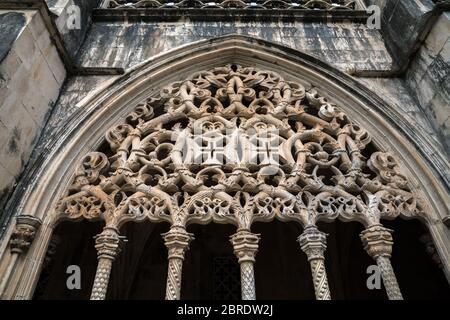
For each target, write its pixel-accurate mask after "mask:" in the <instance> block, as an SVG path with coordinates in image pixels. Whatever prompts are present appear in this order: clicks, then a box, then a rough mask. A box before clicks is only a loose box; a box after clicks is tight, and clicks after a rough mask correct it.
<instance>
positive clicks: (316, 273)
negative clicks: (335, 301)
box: [298, 226, 331, 300]
mask: <svg viewBox="0 0 450 320" xmlns="http://www.w3.org/2000/svg"><path fill="white" fill-rule="evenodd" d="M298 241H299V243H300V247H301V248H302V250H303V252H305V253H306V256H307V257H308V261H309V263H310V265H311V272H312V278H313V283H314V291H315V294H316V299H317V300H330V299H331V294H330V288H329V287H328V278H327V272H326V269H325V257H324V253H325V249H326V248H327V245H326V241H327V236H326V234H325V233H323V232H321V231H319V230H318V229H317V227H316V226H309V227H307V228H305V230H304V231H303V233H302V234H301V235H300V237H298Z"/></svg>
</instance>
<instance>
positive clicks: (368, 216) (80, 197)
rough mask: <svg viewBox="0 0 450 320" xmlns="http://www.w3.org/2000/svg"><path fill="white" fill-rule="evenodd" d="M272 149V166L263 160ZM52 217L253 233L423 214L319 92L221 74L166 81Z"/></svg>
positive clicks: (362, 133) (84, 166)
mask: <svg viewBox="0 0 450 320" xmlns="http://www.w3.org/2000/svg"><path fill="white" fill-rule="evenodd" d="M275 138H276V139H275ZM256 140H260V142H257V143H256V142H255V141H256ZM218 141H219V142H220V143H219V142H218ZM273 141H277V144H274V142H273ZM218 146H219V147H220V148H219V147H218ZM252 146H254V147H255V146H256V147H257V148H256V147H255V148H256V149H255V148H253V149H252ZM208 148H209V149H208ZM219 149H220V150H219ZM252 150H253V151H252ZM255 150H256V151H255ZM272 151H273V152H276V153H277V163H275V162H273V161H267V159H269V158H270V157H271V156H270V154H269V153H270V152H272ZM255 152H256V153H255ZM205 154H207V155H206V156H205ZM271 159H275V158H273V157H272V158H271ZM58 211H59V213H60V214H61V215H62V216H63V217H65V218H69V219H80V218H86V219H103V220H105V221H106V223H107V225H110V226H113V227H117V226H120V225H121V224H123V223H125V222H126V221H142V220H144V219H149V220H151V221H153V222H159V221H168V222H170V223H171V224H172V225H178V226H181V227H185V226H186V225H187V224H189V223H208V222H210V221H213V220H214V221H216V222H220V223H233V224H235V225H236V226H238V227H239V228H242V229H250V226H251V224H252V222H253V221H256V220H257V221H271V220H272V219H274V218H277V219H280V220H283V221H288V220H295V221H298V222H300V223H302V224H303V225H304V226H308V225H315V223H316V222H317V221H319V220H323V221H332V220H334V219H336V218H340V219H343V220H354V221H360V222H362V223H364V224H365V225H366V226H370V225H376V224H378V223H379V220H380V218H394V217H397V216H399V215H403V216H407V217H411V216H417V215H421V214H422V211H423V208H422V206H421V202H420V201H418V198H417V196H416V195H415V193H414V192H413V191H412V190H411V188H410V185H409V183H408V180H407V177H406V176H405V175H404V174H403V173H402V170H401V167H400V165H399V164H398V163H397V161H396V159H395V157H394V156H393V155H391V154H389V153H386V152H383V151H381V150H377V148H376V147H375V146H374V144H373V143H372V142H371V137H370V134H369V133H368V132H367V131H366V130H365V129H364V128H363V127H361V126H359V125H358V124H356V123H354V122H352V121H351V119H349V118H348V116H347V115H346V114H345V113H344V112H343V111H342V109H340V108H339V106H336V105H335V104H333V103H332V102H329V101H327V99H326V98H325V97H323V96H322V95H321V94H320V93H319V91H318V90H317V89H316V88H311V87H310V86H304V85H302V84H300V83H295V82H291V81H288V80H286V79H284V78H283V77H282V76H281V75H280V74H278V73H276V72H273V71H266V70H259V69H257V68H253V67H245V66H240V65H226V66H223V67H217V68H214V69H210V70H204V71H200V72H197V73H195V74H193V75H192V77H191V78H190V79H187V80H185V81H179V82H175V83H171V84H170V85H168V86H166V87H165V88H163V89H162V90H161V91H160V93H159V94H157V95H156V96H152V97H150V98H148V99H147V100H145V101H143V102H142V103H140V104H139V105H138V106H136V108H135V109H134V111H133V112H131V113H130V114H128V115H126V116H124V117H123V122H121V123H118V124H117V125H116V126H114V127H112V128H110V129H109V130H108V131H107V132H106V134H105V140H104V143H103V144H102V145H101V147H100V148H99V149H98V150H97V151H95V152H90V153H88V154H87V155H86V156H85V157H84V158H83V159H82V161H81V163H80V165H79V166H78V167H77V168H76V170H75V174H74V177H73V182H72V184H71V185H70V187H69V188H68V190H67V192H66V194H65V195H64V197H62V199H61V200H60V201H59V204H58Z"/></svg>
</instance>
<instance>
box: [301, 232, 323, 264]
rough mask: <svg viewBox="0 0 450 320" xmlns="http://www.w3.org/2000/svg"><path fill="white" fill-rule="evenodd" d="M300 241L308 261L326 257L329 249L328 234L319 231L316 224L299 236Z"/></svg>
mask: <svg viewBox="0 0 450 320" xmlns="http://www.w3.org/2000/svg"><path fill="white" fill-rule="evenodd" d="M297 240H298V242H299V243H300V247H301V249H302V250H303V252H305V253H306V256H307V257H308V261H311V260H317V259H321V260H324V259H325V256H324V254H325V250H326V249H327V234H326V233H324V232H322V231H319V230H318V229H317V227H316V226H308V227H306V228H305V230H304V231H303V233H302V234H301V235H300V236H299V237H298V239H297Z"/></svg>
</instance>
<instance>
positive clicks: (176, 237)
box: [162, 227, 194, 260]
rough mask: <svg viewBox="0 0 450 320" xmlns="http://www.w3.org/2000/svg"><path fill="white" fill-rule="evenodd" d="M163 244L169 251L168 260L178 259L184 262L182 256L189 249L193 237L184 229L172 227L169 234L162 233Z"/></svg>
mask: <svg viewBox="0 0 450 320" xmlns="http://www.w3.org/2000/svg"><path fill="white" fill-rule="evenodd" d="M162 237H163V239H164V244H165V245H166V247H167V250H168V251H169V256H168V258H169V259H174V258H178V259H181V260H184V254H185V252H186V251H187V250H188V249H189V244H190V242H191V241H192V240H194V235H193V234H192V233H189V232H187V231H186V230H185V229H184V228H180V227H172V228H171V229H170V230H169V232H166V233H163V234H162Z"/></svg>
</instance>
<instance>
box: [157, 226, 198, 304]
mask: <svg viewBox="0 0 450 320" xmlns="http://www.w3.org/2000/svg"><path fill="white" fill-rule="evenodd" d="M162 236H163V238H164V242H165V245H166V247H167V249H168V251H169V255H168V259H169V266H168V271H167V285H166V300H180V294H181V275H182V271H183V260H184V254H185V252H186V251H187V250H188V249H189V243H190V242H191V241H192V240H193V239H194V237H193V235H192V234H190V233H188V232H187V231H186V230H185V229H184V228H181V227H172V228H171V229H170V231H169V232H167V233H164V234H162Z"/></svg>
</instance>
